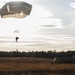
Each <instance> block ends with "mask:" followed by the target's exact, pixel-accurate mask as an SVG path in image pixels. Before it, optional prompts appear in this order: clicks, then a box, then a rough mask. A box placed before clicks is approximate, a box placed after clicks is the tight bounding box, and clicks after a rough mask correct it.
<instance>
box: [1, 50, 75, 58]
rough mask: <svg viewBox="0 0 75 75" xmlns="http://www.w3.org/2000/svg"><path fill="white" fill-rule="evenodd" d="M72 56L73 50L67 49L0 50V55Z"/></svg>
mask: <svg viewBox="0 0 75 75" xmlns="http://www.w3.org/2000/svg"><path fill="white" fill-rule="evenodd" d="M72 56H75V51H67V52H53V51H47V52H45V51H40V52H38V51H35V52H34V51H31V52H20V51H18V50H17V51H11V52H5V51H0V57H36V58H55V57H72Z"/></svg>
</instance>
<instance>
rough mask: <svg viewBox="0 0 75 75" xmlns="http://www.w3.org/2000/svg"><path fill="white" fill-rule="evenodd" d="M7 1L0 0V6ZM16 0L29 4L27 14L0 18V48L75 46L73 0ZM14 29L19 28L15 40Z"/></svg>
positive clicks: (28, 48)
mask: <svg viewBox="0 0 75 75" xmlns="http://www.w3.org/2000/svg"><path fill="white" fill-rule="evenodd" d="M9 1H11V0H1V1H0V8H1V7H2V6H3V5H4V4H5V3H7V2H9ZM12 1H13V0H12ZM19 1H25V2H28V3H30V4H32V6H33V7H32V11H31V14H30V15H29V16H27V17H26V18H23V19H18V18H0V51H1V50H2V51H12V50H13V51H14V50H16V49H18V50H19V51H36V50H38V51H41V50H44V51H48V50H57V51H62V50H64V51H66V50H75V0H19ZM15 30H19V31H20V32H19V33H18V34H17V35H18V36H19V40H18V43H16V42H15V36H16V34H15V33H13V32H14V31H15Z"/></svg>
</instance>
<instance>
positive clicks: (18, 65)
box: [0, 58, 75, 75]
mask: <svg viewBox="0 0 75 75" xmlns="http://www.w3.org/2000/svg"><path fill="white" fill-rule="evenodd" d="M0 75H75V64H57V63H52V59H39V58H23V59H22V58H0Z"/></svg>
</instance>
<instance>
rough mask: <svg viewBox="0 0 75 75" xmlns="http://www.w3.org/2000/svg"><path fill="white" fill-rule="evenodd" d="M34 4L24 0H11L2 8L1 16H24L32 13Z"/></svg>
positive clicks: (0, 10)
mask: <svg viewBox="0 0 75 75" xmlns="http://www.w3.org/2000/svg"><path fill="white" fill-rule="evenodd" d="M31 9H32V5H31V4H28V3H26V2H22V1H11V2H8V3H6V4H5V5H4V6H3V7H2V8H1V9H0V15H1V18H8V17H14V18H24V17H26V16H27V15H30V12H31Z"/></svg>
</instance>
